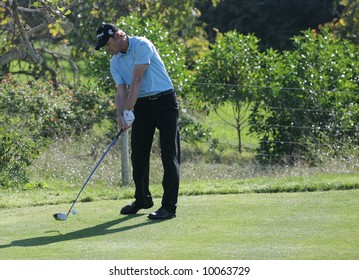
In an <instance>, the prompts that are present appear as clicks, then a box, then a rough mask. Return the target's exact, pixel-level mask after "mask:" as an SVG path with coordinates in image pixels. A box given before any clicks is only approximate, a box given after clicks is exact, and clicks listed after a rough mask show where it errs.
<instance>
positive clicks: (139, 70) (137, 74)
mask: <svg viewBox="0 0 359 280" xmlns="http://www.w3.org/2000/svg"><path fill="white" fill-rule="evenodd" d="M147 67H148V65H147V64H136V65H135V67H134V69H133V75H132V81H131V85H130V88H129V91H128V98H127V102H126V104H125V107H124V110H133V108H134V107H135V104H136V101H137V98H138V93H139V92H140V88H141V82H142V77H143V73H145V71H146V69H147Z"/></svg>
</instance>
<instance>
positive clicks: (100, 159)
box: [67, 129, 123, 215]
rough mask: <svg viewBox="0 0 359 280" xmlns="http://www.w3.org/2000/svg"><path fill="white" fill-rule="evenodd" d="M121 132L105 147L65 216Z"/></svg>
mask: <svg viewBox="0 0 359 280" xmlns="http://www.w3.org/2000/svg"><path fill="white" fill-rule="evenodd" d="M122 131H123V130H122V129H121V130H120V131H119V132H118V133H117V135H116V137H115V138H114V139H113V140H112V142H111V144H110V145H109V146H108V147H107V149H106V151H105V152H104V154H103V155H102V157H101V158H100V160H99V161H98V162H97V164H96V165H95V167H94V169H93V170H92V172H91V174H90V176H88V178H87V180H86V182H85V184H84V185H83V186H82V188H81V189H80V191H79V193H78V194H77V196H76V198H75V200H74V202H73V203H72V205H71V207H70V209H69V211H68V212H67V215H69V214H70V212H71V210H72V208H73V207H74V205H75V203H76V202H77V199H78V198H79V196H80V194H81V193H82V191H83V190H84V188H85V187H86V185H87V183H88V182H89V181H90V179H91V177H92V175H93V174H94V173H95V171H96V169H97V167H98V166H99V165H100V163H101V162H102V160H103V159H104V158H105V156H106V155H107V153H108V151H109V150H110V149H111V147H112V146H113V145H115V143H116V141H117V139H118V137H120V135H121V133H122Z"/></svg>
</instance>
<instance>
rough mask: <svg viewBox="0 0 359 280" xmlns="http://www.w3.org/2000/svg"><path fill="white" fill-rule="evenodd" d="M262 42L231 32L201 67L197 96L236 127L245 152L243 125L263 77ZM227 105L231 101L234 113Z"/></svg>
mask: <svg viewBox="0 0 359 280" xmlns="http://www.w3.org/2000/svg"><path fill="white" fill-rule="evenodd" d="M258 43H259V40H258V39H257V38H256V37H255V36H254V35H246V36H245V35H242V34H239V33H237V32H236V31H230V32H227V33H225V34H224V36H218V38H217V40H216V43H215V44H214V45H213V46H212V49H211V50H210V51H209V52H208V53H207V55H206V56H205V57H204V59H203V61H201V62H200V63H199V65H198V67H197V73H196V79H195V84H196V89H197V94H196V97H197V98H198V100H200V101H201V102H203V108H204V109H205V110H206V111H207V112H208V111H209V110H213V111H214V112H215V113H216V114H217V115H218V116H219V117H220V118H221V119H222V120H223V121H224V122H225V123H227V124H229V125H230V126H232V127H233V128H235V129H236V131H237V136H238V151H239V152H242V141H241V131H242V126H243V124H244V123H245V122H246V116H247V111H248V109H249V108H250V106H251V103H252V102H253V101H254V99H255V96H256V94H257V89H258V86H259V85H260V84H261V80H262V78H263V77H262V71H261V67H260V61H261V54H260V51H259V46H258ZM224 104H230V106H231V108H232V111H233V114H228V112H225V111H222V108H223V106H222V105H224ZM231 115H233V116H234V117H233V118H232V117H231Z"/></svg>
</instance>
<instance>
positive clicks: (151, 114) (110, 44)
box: [95, 23, 180, 220]
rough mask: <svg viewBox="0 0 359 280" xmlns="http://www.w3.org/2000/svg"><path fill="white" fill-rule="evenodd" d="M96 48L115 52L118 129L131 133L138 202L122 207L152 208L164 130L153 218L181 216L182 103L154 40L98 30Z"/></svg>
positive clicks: (133, 209)
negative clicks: (152, 178)
mask: <svg viewBox="0 0 359 280" xmlns="http://www.w3.org/2000/svg"><path fill="white" fill-rule="evenodd" d="M96 36H97V40H98V42H97V45H96V47H95V49H96V50H99V49H100V48H102V47H104V48H105V50H106V51H107V52H108V53H110V54H112V55H113V56H112V58H111V60H110V71H111V74H112V77H113V79H114V81H115V83H116V87H117V93H116V98H115V101H116V108H117V121H118V125H119V127H120V128H121V129H123V130H125V131H126V130H128V129H129V128H130V127H131V125H132V132H131V149H132V154H131V160H132V168H133V180H134V183H135V187H136V190H135V195H134V199H135V201H134V202H133V203H131V204H129V205H126V206H125V207H123V208H122V209H121V212H120V213H121V214H124V215H128V214H135V213H137V212H138V211H139V210H141V209H148V208H151V207H152V206H153V200H152V196H151V192H150V189H149V171H150V152H151V147H152V142H153V136H154V133H155V130H156V128H157V129H158V130H159V137H160V148H161V159H162V164H163V169H164V174H163V181H162V186H163V197H162V202H161V207H160V208H159V209H158V210H157V211H155V212H153V213H151V214H149V215H148V218H149V219H152V220H156V219H171V218H174V217H175V216H176V209H177V199H178V189H179V168H180V138H179V128H178V110H179V104H178V99H177V96H176V93H175V91H174V87H173V84H172V82H171V79H170V77H169V75H168V73H167V71H166V68H165V66H164V64H163V62H162V60H161V58H160V56H159V54H158V52H157V50H156V47H155V46H154V45H153V43H152V42H151V41H149V40H148V39H146V38H144V37H137V36H133V37H131V36H128V35H126V33H125V32H124V31H122V30H119V29H118V28H117V27H116V26H114V25H112V24H105V23H104V24H102V25H101V26H100V27H99V28H98V29H97V33H96Z"/></svg>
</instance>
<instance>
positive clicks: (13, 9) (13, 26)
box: [0, 0, 71, 82]
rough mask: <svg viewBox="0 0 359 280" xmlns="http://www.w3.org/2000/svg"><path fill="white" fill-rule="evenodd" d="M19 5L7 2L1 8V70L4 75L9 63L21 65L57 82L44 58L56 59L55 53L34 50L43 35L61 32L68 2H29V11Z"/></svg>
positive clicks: (15, 2) (27, 8)
mask: <svg viewBox="0 0 359 280" xmlns="http://www.w3.org/2000/svg"><path fill="white" fill-rule="evenodd" d="M23 2H25V1H23ZM27 2H28V1H26V3H27ZM19 3H20V4H21V2H20V1H19V0H8V1H6V2H5V3H2V4H1V6H0V17H1V20H2V21H1V36H2V37H3V38H4V41H3V42H4V44H2V47H1V52H2V53H3V54H2V55H1V56H0V67H1V68H2V69H3V70H5V71H4V72H5V73H7V72H9V71H10V63H11V62H13V61H24V62H26V63H28V64H29V65H31V66H32V67H34V68H38V70H39V71H40V72H41V73H43V74H44V73H45V72H48V73H50V76H51V77H52V78H53V80H54V81H55V82H56V75H55V71H54V69H53V68H51V67H50V66H49V65H48V63H47V62H46V60H45V59H44V56H45V54H47V55H51V56H54V57H56V53H54V52H52V51H51V50H48V49H46V47H36V46H35V41H36V40H38V39H39V37H40V36H43V35H44V33H45V32H46V33H47V34H52V35H57V34H58V33H61V32H62V31H63V29H62V28H61V26H60V25H59V22H60V21H61V20H62V19H63V18H65V16H66V15H68V14H69V13H70V8H71V5H70V1H69V0H66V1H61V2H60V1H57V0H52V1H46V2H45V1H43V0H38V1H29V3H27V4H28V7H24V6H21V5H20V4H19ZM23 4H25V3H23ZM61 58H64V57H61ZM21 71H25V70H23V69H22V70H21Z"/></svg>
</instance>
